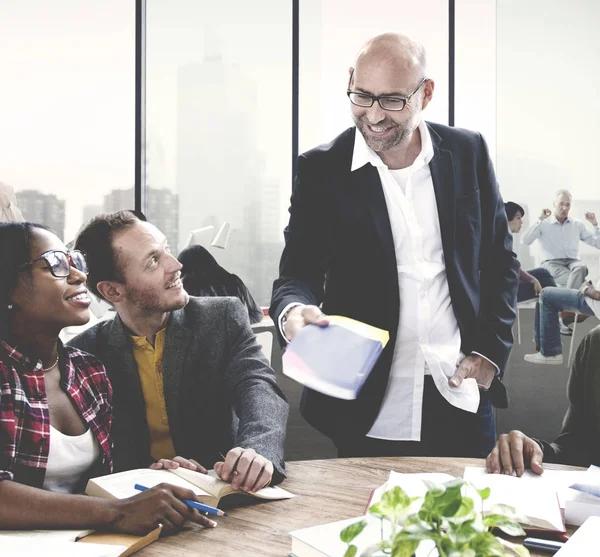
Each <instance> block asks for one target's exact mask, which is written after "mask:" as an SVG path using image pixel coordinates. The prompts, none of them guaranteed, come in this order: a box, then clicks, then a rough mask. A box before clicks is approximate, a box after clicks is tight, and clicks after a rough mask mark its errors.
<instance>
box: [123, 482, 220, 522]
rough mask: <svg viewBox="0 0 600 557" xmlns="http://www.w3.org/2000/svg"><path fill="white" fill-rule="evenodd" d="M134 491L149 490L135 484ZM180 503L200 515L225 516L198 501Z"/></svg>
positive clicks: (185, 500) (218, 510)
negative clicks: (198, 512)
mask: <svg viewBox="0 0 600 557" xmlns="http://www.w3.org/2000/svg"><path fill="white" fill-rule="evenodd" d="M133 487H134V489H137V490H138V491H147V490H148V489H150V488H149V487H146V486H145V485H141V484H135V485H134V486H133ZM182 502H183V503H185V504H186V505H187V506H188V507H191V508H192V509H196V510H198V511H200V512H201V513H206V514H210V515H212V516H227V513H226V512H223V511H222V510H221V509H217V508H216V507H211V506H210V505H204V504H203V503H198V501H192V500H191V499H182Z"/></svg>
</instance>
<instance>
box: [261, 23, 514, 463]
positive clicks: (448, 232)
mask: <svg viewBox="0 0 600 557" xmlns="http://www.w3.org/2000/svg"><path fill="white" fill-rule="evenodd" d="M425 58H426V57H425V51H424V49H423V47H422V46H421V45H420V44H418V43H416V42H415V41H413V40H412V39H411V38H410V37H408V36H406V35H404V34H397V33H386V34H383V35H379V36H377V37H375V38H373V39H371V40H369V41H368V42H367V43H366V44H365V45H364V46H363V48H362V49H361V51H360V52H359V55H358V58H357V60H356V63H355V65H354V67H353V68H350V70H349V74H350V76H349V82H348V96H349V99H350V107H351V110H352V115H353V118H354V122H355V127H352V128H350V129H348V130H346V131H345V132H343V133H342V134H341V135H339V136H338V137H337V138H335V139H334V140H333V141H332V142H331V143H329V144H327V145H322V146H320V147H317V148H315V149H313V150H311V151H309V152H307V153H305V154H303V155H302V156H300V158H299V160H298V172H297V175H296V178H295V184H294V189H293V194H292V199H291V207H290V220H289V224H288V226H287V228H286V230H285V240H286V244H285V248H284V251H283V254H282V257H281V263H280V276H279V278H278V279H277V280H276V281H275V283H274V286H273V297H272V301H271V308H270V314H271V316H272V317H273V319H274V320H275V321H276V322H277V323H278V324H279V334H280V340H281V341H282V342H285V340H290V339H292V338H293V337H294V335H295V334H296V333H297V332H298V331H299V330H300V329H301V327H303V326H305V325H306V324H308V323H316V324H318V325H326V324H327V323H328V321H327V316H326V314H328V313H330V314H341V315H345V316H348V317H351V318H354V319H358V320H360V321H363V322H366V323H369V324H371V325H374V326H377V327H380V328H382V329H385V330H387V331H389V332H390V339H391V340H390V342H389V343H388V344H387V346H386V347H385V349H384V351H383V353H382V355H381V357H380V358H379V360H378V362H377V363H376V365H375V367H374V369H373V371H372V372H371V374H370V376H369V377H368V379H367V381H366V383H365V385H364V387H363V389H362V391H361V392H360V395H359V397H358V398H357V399H356V400H355V401H341V400H338V399H334V398H331V397H328V396H325V395H322V394H319V393H317V392H315V391H312V390H309V389H305V391H304V394H303V398H302V403H301V410H302V414H303V416H304V417H305V418H306V419H307V421H308V422H309V423H310V424H312V425H313V426H314V427H315V428H317V429H318V430H320V431H321V432H323V433H325V434H326V435H327V436H329V437H330V438H331V439H332V440H333V441H334V443H335V444H336V446H337V448H338V454H339V455H340V456H352V455H383V454H389V455H405V454H426V455H464V456H484V455H485V454H487V453H488V452H489V450H490V448H491V447H493V445H494V441H495V432H494V417H493V412H492V401H494V403H495V404H496V405H499V406H503V407H504V406H506V405H507V397H506V390H505V389H504V386H503V385H502V383H501V381H500V379H501V377H502V372H503V370H504V367H505V365H506V361H507V358H508V355H509V352H510V349H511V346H512V332H511V327H512V324H513V321H514V318H515V298H516V290H517V284H518V262H517V260H516V258H515V255H514V253H513V252H512V238H511V235H510V233H509V230H508V226H507V220H506V215H505V213H504V203H503V202H502V199H501V197H500V194H499V191H498V185H497V182H496V178H495V175H494V170H493V168H492V163H491V160H490V157H489V154H488V150H487V147H486V144H485V141H484V140H483V138H482V136H481V135H480V134H478V133H475V132H469V131H466V130H461V129H456V128H450V127H447V126H443V125H440V124H432V123H426V122H425V121H424V120H423V118H422V112H423V110H424V109H425V107H426V106H427V105H428V104H429V102H430V101H431V98H432V96H433V91H434V82H433V80H432V79H431V76H430V75H428V73H427V64H426V59H425ZM325 278H326V287H324V285H325ZM321 304H322V311H321V309H319V306H320V305H321ZM322 312H324V313H322ZM461 353H462V354H463V355H466V357H464V358H463V359H462V361H461V360H460V358H461ZM459 361H460V365H458V363H459ZM464 378H474V379H475V380H476V382H477V384H478V385H479V386H480V388H481V392H480V405H479V408H478V409H477V408H475V410H477V411H476V413H471V412H467V411H464V410H462V409H458V408H456V407H455V406H453V405H451V404H449V403H448V402H447V400H446V398H444V397H446V396H447V397H448V398H452V396H453V394H452V393H449V389H448V385H450V387H451V389H450V391H451V390H452V389H455V392H456V387H457V386H458V385H460V384H461V383H462V381H463V380H464ZM436 382H437V383H436ZM440 389H441V390H444V392H445V395H444V396H441V394H440V392H441V391H440ZM488 389H489V390H488ZM454 400H456V399H454Z"/></svg>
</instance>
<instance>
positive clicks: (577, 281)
mask: <svg viewBox="0 0 600 557" xmlns="http://www.w3.org/2000/svg"><path fill="white" fill-rule="evenodd" d="M571 201H572V196H571V194H570V192H569V191H567V190H558V191H557V192H556V198H555V200H554V212H551V211H550V209H542V212H541V213H540V217H539V219H538V220H537V221H536V222H534V223H533V224H532V225H531V226H530V227H529V228H527V230H525V232H523V238H522V242H523V244H525V245H527V246H529V245H531V244H533V242H535V241H536V240H537V241H538V242H539V244H540V256H541V260H542V267H544V268H545V269H548V271H550V273H551V274H552V276H553V277H554V279H555V280H556V284H557V285H558V286H560V287H562V288H571V289H575V290H577V289H578V288H580V287H581V285H582V284H583V282H584V281H585V277H586V276H587V274H588V268H587V266H586V265H585V263H584V262H583V261H581V259H579V242H580V241H581V242H585V243H586V244H588V245H590V246H593V247H595V248H598V249H600V229H599V228H598V221H597V220H596V215H595V214H594V213H590V212H587V213H586V214H585V218H586V220H587V221H588V222H589V223H590V224H591V225H592V226H593V231H592V232H590V231H589V230H588V229H587V228H586V226H585V224H584V223H583V222H582V221H580V220H578V219H574V218H572V217H570V216H569V211H570V210H571Z"/></svg>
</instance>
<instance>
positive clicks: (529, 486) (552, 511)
mask: <svg viewBox="0 0 600 557" xmlns="http://www.w3.org/2000/svg"><path fill="white" fill-rule="evenodd" d="M544 475H545V474H544ZM463 477H464V479H465V480H466V481H468V482H470V483H471V484H473V485H474V486H475V487H477V488H478V489H483V488H485V487H489V488H490V489H491V494H490V497H489V498H488V499H486V500H485V501H484V510H487V509H488V508H489V507H490V506H492V505H499V504H502V505H509V506H511V507H513V508H514V509H515V511H516V512H517V514H518V515H519V516H520V517H521V520H520V522H521V525H522V526H523V528H524V529H525V530H527V531H532V530H550V531H554V532H561V533H564V532H565V531H566V528H565V522H564V519H563V515H562V512H561V505H560V498H559V495H558V489H557V486H556V485H555V484H552V483H550V482H548V481H547V480H546V479H542V476H537V478H530V477H526V476H525V475H524V476H523V477H521V478H518V477H517V476H507V475H504V474H488V473H486V471H485V468H476V467H471V466H467V467H466V468H465V472H464V475H463ZM474 498H476V496H475V497H474Z"/></svg>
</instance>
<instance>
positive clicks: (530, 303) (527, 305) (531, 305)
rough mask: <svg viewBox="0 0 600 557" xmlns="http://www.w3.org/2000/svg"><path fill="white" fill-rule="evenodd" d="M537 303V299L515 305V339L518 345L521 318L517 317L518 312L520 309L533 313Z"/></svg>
mask: <svg viewBox="0 0 600 557" xmlns="http://www.w3.org/2000/svg"><path fill="white" fill-rule="evenodd" d="M537 302H538V298H531V300H523V301H522V302H518V303H517V339H518V341H519V344H521V317H520V315H519V312H520V310H522V309H532V310H534V311H535V305H536V304H537ZM534 319H535V317H534Z"/></svg>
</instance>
